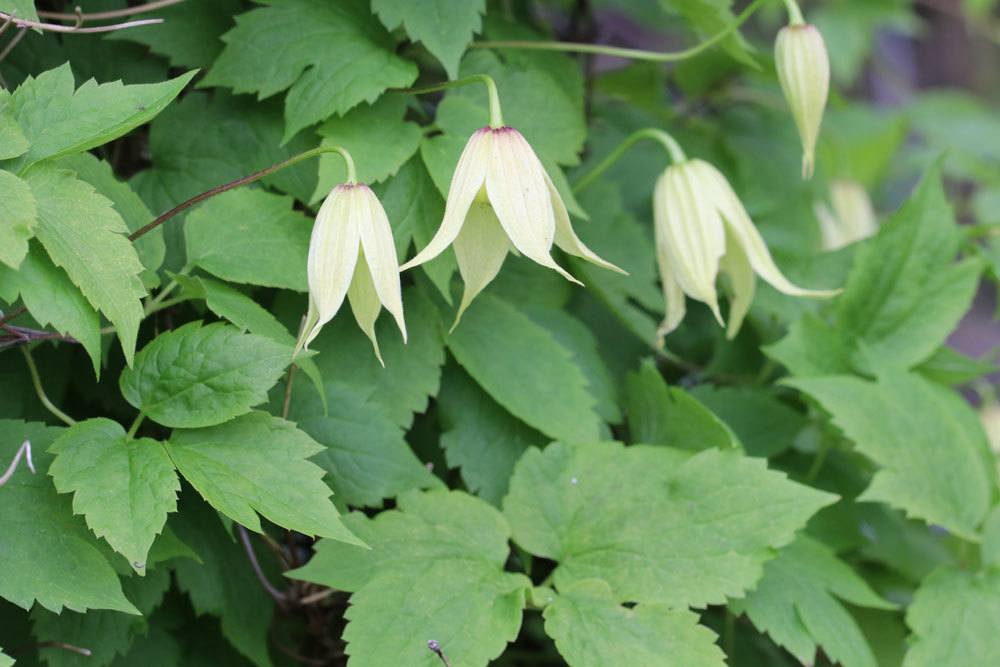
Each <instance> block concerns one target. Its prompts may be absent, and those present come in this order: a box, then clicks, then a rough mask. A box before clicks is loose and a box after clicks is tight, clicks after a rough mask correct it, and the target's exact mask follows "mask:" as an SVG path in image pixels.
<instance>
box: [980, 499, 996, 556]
mask: <svg viewBox="0 0 1000 667" xmlns="http://www.w3.org/2000/svg"><path fill="white" fill-rule="evenodd" d="M979 554H980V559H981V560H982V561H983V563H984V564H986V565H991V566H997V565H1000V505H997V506H996V507H994V508H993V510H992V511H991V512H990V514H989V516H988V517H986V521H985V522H984V524H983V542H982V544H980V545H979Z"/></svg>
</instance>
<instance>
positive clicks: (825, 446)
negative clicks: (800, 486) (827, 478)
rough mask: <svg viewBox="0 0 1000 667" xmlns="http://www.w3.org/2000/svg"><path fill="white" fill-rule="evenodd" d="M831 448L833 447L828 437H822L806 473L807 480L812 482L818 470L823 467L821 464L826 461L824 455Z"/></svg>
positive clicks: (825, 455)
mask: <svg viewBox="0 0 1000 667" xmlns="http://www.w3.org/2000/svg"><path fill="white" fill-rule="evenodd" d="M831 449H833V443H832V442H831V441H830V438H823V441H822V442H821V443H820V445H819V449H818V450H817V451H816V458H814V459H813V462H812V466H810V468H809V472H807V473H806V481H807V482H812V481H814V480H815V479H816V477H817V476H819V471H820V470H822V469H823V464H824V463H826V457H827V455H828V454H829V453H830V450H831Z"/></svg>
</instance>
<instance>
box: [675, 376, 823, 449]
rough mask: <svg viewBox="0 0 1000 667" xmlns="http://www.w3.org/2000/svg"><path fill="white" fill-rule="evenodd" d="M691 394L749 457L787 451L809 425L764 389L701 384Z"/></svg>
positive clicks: (799, 415)
mask: <svg viewBox="0 0 1000 667" xmlns="http://www.w3.org/2000/svg"><path fill="white" fill-rule="evenodd" d="M691 395H692V396H693V397H694V398H696V399H698V401H699V402H700V403H701V404H702V405H704V406H705V407H707V408H708V409H709V410H711V411H712V412H714V413H715V414H716V415H718V417H719V419H721V420H722V421H724V422H725V423H726V424H727V425H728V426H729V428H731V429H732V430H733V432H734V433H736V435H737V437H739V439H740V442H742V443H743V447H744V449H746V452H747V454H749V455H750V456H763V457H770V456H774V455H776V454H780V453H781V452H783V451H785V450H787V449H789V448H790V447H791V446H792V445H793V444H794V442H795V437H796V436H797V435H798V434H799V432H800V431H801V430H802V429H803V428H805V427H806V424H807V423H808V421H807V419H806V417H805V415H804V414H802V413H801V412H797V411H795V410H793V409H792V408H790V407H789V406H787V405H785V404H784V403H782V402H781V401H780V400H778V397H777V396H776V395H775V392H774V391H772V390H770V389H766V388H758V387H751V386H739V387H719V386H716V385H711V384H700V385H698V386H697V387H695V388H694V389H692V390H691Z"/></svg>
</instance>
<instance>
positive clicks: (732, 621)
mask: <svg viewBox="0 0 1000 667" xmlns="http://www.w3.org/2000/svg"><path fill="white" fill-rule="evenodd" d="M722 651H723V653H725V654H726V658H727V662H728V663H729V664H731V665H732V664H736V616H735V615H734V614H733V612H732V611H730V609H729V607H726V611H725V618H724V619H723V626H722Z"/></svg>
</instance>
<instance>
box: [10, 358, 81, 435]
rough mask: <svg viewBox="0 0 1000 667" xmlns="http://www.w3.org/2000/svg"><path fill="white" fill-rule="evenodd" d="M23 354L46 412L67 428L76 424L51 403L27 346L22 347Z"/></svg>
mask: <svg viewBox="0 0 1000 667" xmlns="http://www.w3.org/2000/svg"><path fill="white" fill-rule="evenodd" d="M21 353H22V354H23V355H24V361H25V363H26V364H28V372H29V373H31V383H32V384H33V385H35V393H36V394H38V400H39V401H41V402H42V405H44V406H45V409H46V410H48V411H49V412H51V413H52V414H53V415H55V417H56V418H57V419H59V421H61V422H62V423H64V424H66V426H73V425H74V424H76V420H75V419H73V418H72V417H70V416H69V415H68V414H66V413H65V412H63V411H62V410H60V409H59V408H57V407H56V405H55V403H53V402H52V401H50V400H49V397H48V396H47V395H46V394H45V389H44V387H42V378H41V377H40V376H39V375H38V367H37V366H35V359H34V358H33V357H32V356H31V352H29V351H28V348H27V346H22V347H21Z"/></svg>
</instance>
